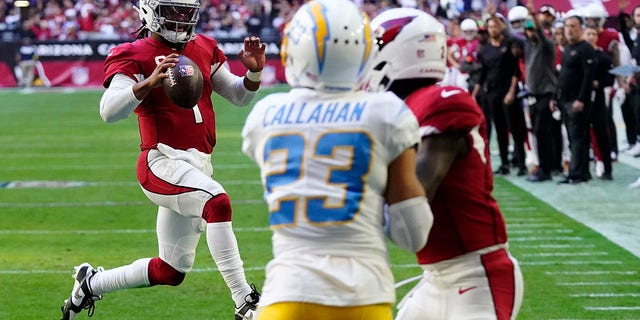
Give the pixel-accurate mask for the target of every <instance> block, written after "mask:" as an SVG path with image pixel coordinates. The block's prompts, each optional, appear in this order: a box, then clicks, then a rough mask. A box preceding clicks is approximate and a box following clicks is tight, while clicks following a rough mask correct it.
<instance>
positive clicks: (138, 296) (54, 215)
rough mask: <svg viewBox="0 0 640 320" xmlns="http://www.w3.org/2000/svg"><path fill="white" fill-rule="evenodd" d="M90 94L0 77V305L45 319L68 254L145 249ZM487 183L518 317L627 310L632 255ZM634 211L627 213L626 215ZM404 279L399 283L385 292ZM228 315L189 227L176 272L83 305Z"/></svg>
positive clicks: (247, 200)
mask: <svg viewBox="0 0 640 320" xmlns="http://www.w3.org/2000/svg"><path fill="white" fill-rule="evenodd" d="M271 90H282V88H279V89H271ZM268 92H270V90H265V91H264V93H268ZM100 94H101V92H100V91H81V92H74V91H43V92H32V93H24V92H21V91H16V90H6V91H0V319H20V320H22V319H59V316H60V306H61V304H62V302H63V300H64V299H65V298H66V297H67V296H68V294H69V292H70V290H71V288H72V285H73V279H72V277H71V273H72V271H73V266H74V265H77V264H80V263H82V262H85V261H87V262H90V263H91V264H92V265H93V266H104V267H105V268H113V267H117V266H120V265H123V264H128V263H131V262H132V261H134V260H136V259H138V258H142V257H154V256H156V255H157V245H156V238H155V229H154V228H155V212H156V207H155V206H154V205H153V204H152V203H151V202H150V201H149V200H147V198H146V197H145V196H144V195H143V193H142V191H141V190H140V188H139V187H138V185H137V182H136V176H135V164H136V159H137V156H138V153H139V138H138V129H137V123H136V119H135V117H131V118H129V119H127V120H123V121H120V122H118V123H115V124H105V123H104V122H102V120H101V119H100V116H99V114H98V101H99V99H100ZM214 100H215V102H214V103H215V105H216V113H217V121H218V123H217V127H218V145H217V146H216V149H215V152H214V156H213V166H214V171H215V172H214V177H215V179H217V180H218V181H220V182H221V183H222V185H223V186H225V188H226V190H227V191H228V193H229V196H230V197H231V199H232V204H233V209H234V215H233V216H234V229H235V231H236V235H237V237H238V242H239V246H240V251H241V254H242V256H243V259H244V262H245V267H246V270H247V277H248V279H249V281H251V282H254V283H255V284H256V285H257V286H258V288H260V287H261V285H262V283H263V280H264V266H265V264H266V263H267V261H268V260H269V259H270V257H271V243H270V231H269V230H268V228H267V227H266V226H267V212H266V205H265V204H264V203H263V201H262V198H261V197H262V187H261V185H260V182H259V173H258V170H257V168H256V167H255V166H254V164H253V163H251V162H250V160H249V159H248V158H247V157H245V156H244V155H243V154H242V152H241V150H240V146H241V137H240V130H241V128H242V125H243V122H244V119H245V117H246V115H247V114H248V112H249V110H250V109H249V108H236V107H232V106H229V105H228V104H225V103H224V102H222V101H221V100H220V99H217V98H216V99H214ZM614 175H615V173H614ZM634 178H635V177H634ZM620 183H622V182H620ZM495 184H496V188H495V192H494V195H495V197H496V198H497V199H498V201H499V203H500V205H501V208H502V209H503V212H504V214H505V217H506V220H507V224H508V230H509V236H510V246H511V251H512V253H513V255H514V256H515V257H516V258H517V259H518V260H519V261H520V262H521V265H522V270H523V274H524V278H525V295H524V302H523V306H522V310H521V312H520V317H519V319H640V302H639V301H640V275H639V272H640V260H639V258H638V257H637V256H635V255H633V254H631V253H630V252H629V251H627V250H625V249H623V248H622V247H620V246H618V245H616V244H615V243H614V242H612V241H611V240H609V238H606V237H604V236H603V235H602V233H599V232H596V231H594V230H592V229H591V228H589V227H587V226H585V224H583V223H581V222H577V221H576V220H574V219H573V218H570V216H571V215H567V214H566V212H565V213H563V212H560V211H558V210H556V209H554V207H552V206H551V205H550V204H548V202H544V201H542V200H540V199H539V198H536V197H534V196H533V195H532V193H531V191H529V190H525V189H522V188H521V187H519V186H517V185H518V184H517V183H516V184H514V183H513V181H512V180H509V179H505V178H496V181H495ZM547 186H548V188H554V187H556V185H555V184H548V185H547ZM590 186H591V187H590V188H582V189H579V190H581V192H583V194H582V197H583V199H585V200H583V201H584V202H586V203H588V202H589V199H590V193H589V192H591V193H592V194H593V195H594V197H595V196H597V193H598V186H599V184H597V183H590ZM538 188H545V187H544V186H542V187H540V186H538ZM565 190H566V189H565ZM543 191H544V190H543ZM585 193H586V194H585ZM636 194H637V193H636ZM635 199H636V201H637V200H638V199H640V198H638V197H636V198H635ZM638 202H640V201H638ZM595 205H596V203H594V206H595ZM614 210H616V209H614ZM635 213H636V214H638V215H636V216H633V217H631V218H632V219H636V220H637V219H640V212H637V211H636V212H635ZM391 261H392V264H393V272H394V274H395V276H396V281H401V280H403V279H407V278H410V277H413V276H416V275H419V274H420V272H421V269H420V268H419V267H417V266H416V265H415V260H414V257H413V256H412V255H411V254H409V253H405V252H402V251H401V250H399V249H397V248H395V247H393V245H391ZM413 284H414V283H410V284H408V285H405V286H402V287H400V288H399V289H398V299H400V298H402V296H403V295H404V294H405V293H406V292H407V291H408V289H409V288H410V287H411V286H412V285H413ZM86 317H87V316H86V313H84V314H83V315H82V316H81V317H79V318H80V319H86ZM232 317H233V303H232V301H231V299H230V296H229V293H228V289H227V288H226V286H225V284H224V283H223V281H222V278H221V277H220V275H219V273H217V271H216V269H215V265H214V263H213V261H212V259H211V257H210V255H209V251H208V249H207V247H206V240H205V239H204V236H203V237H202V239H201V241H200V245H199V247H198V253H197V258H196V262H195V265H194V270H193V272H191V273H190V274H189V275H188V276H187V278H186V280H185V281H184V283H183V284H182V285H180V286H179V287H154V288H145V289H133V290H127V291H119V292H113V293H110V294H107V295H105V297H104V299H103V300H102V301H99V302H97V303H96V311H95V315H94V317H93V319H105V320H106V319H194V320H200V319H232Z"/></svg>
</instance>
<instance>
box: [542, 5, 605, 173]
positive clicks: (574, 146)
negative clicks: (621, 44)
mask: <svg viewBox="0 0 640 320" xmlns="http://www.w3.org/2000/svg"><path fill="white" fill-rule="evenodd" d="M582 23H583V21H582V18H581V17H579V16H570V17H567V18H565V20H564V33H565V37H566V38H567V41H568V42H569V45H568V46H567V47H566V48H565V50H564V54H563V55H562V67H561V68H560V76H559V78H558V91H557V93H556V99H557V100H553V101H551V105H552V106H551V107H552V108H556V106H558V107H559V108H560V111H561V112H562V118H563V119H564V123H565V126H566V127H567V133H568V135H569V144H570V149H571V164H570V167H569V174H568V175H567V177H566V179H564V180H562V181H560V183H568V184H576V183H581V182H586V181H588V180H589V179H591V174H590V173H589V112H590V111H591V91H592V88H593V75H594V71H595V70H594V67H595V52H594V49H593V47H592V46H591V45H590V44H589V43H587V42H586V41H584V40H582V32H583V30H582Z"/></svg>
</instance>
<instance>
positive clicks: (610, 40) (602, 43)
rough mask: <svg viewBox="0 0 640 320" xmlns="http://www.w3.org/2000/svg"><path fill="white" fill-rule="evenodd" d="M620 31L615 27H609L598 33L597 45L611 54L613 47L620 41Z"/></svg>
mask: <svg viewBox="0 0 640 320" xmlns="http://www.w3.org/2000/svg"><path fill="white" fill-rule="evenodd" d="M619 40H620V38H619V36H618V31H616V30H615V29H611V28H607V29H604V30H602V31H601V32H600V33H598V41H597V42H596V45H597V46H598V47H600V48H602V50H604V52H606V53H608V54H611V49H612V48H613V46H614V45H616V44H617V43H618V42H619Z"/></svg>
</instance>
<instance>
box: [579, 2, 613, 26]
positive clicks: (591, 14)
mask: <svg viewBox="0 0 640 320" xmlns="http://www.w3.org/2000/svg"><path fill="white" fill-rule="evenodd" d="M582 17H583V18H584V19H585V23H586V24H587V25H589V26H591V27H596V28H599V29H601V28H602V26H604V22H605V20H606V19H607V11H606V10H605V9H604V7H603V6H602V4H598V3H592V4H590V5H588V6H586V7H584V8H583V9H582Z"/></svg>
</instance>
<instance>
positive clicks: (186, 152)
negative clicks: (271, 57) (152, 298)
mask: <svg viewBox="0 0 640 320" xmlns="http://www.w3.org/2000/svg"><path fill="white" fill-rule="evenodd" d="M139 5H140V8H139V13H140V18H141V20H142V25H143V29H142V32H141V34H140V36H139V37H138V39H137V40H136V41H134V42H132V43H125V44H122V45H120V46H117V47H115V48H113V49H112V50H111V52H110V53H109V55H108V56H107V59H106V61H105V81H104V86H105V87H106V88H107V89H106V90H105V92H104V94H103V96H102V99H101V101H100V115H101V116H102V118H103V119H104V120H105V121H106V122H114V121H118V120H121V119H124V118H126V117H128V116H129V115H130V114H131V113H132V112H135V113H136V115H137V116H138V123H139V127H140V138H141V144H140V147H141V150H142V153H141V154H140V157H139V159H138V163H137V175H138V181H139V183H140V186H141V187H142V190H143V191H144V193H145V195H147V197H148V198H149V199H150V200H151V201H153V202H154V203H155V204H157V205H158V206H159V209H158V213H157V226H156V232H157V238H158V247H159V256H158V257H155V258H142V259H139V260H136V261H134V262H133V263H131V264H129V265H125V266H121V267H119V268H115V269H110V270H104V269H102V268H97V269H94V268H93V267H92V266H91V265H90V264H88V263H83V264H81V265H79V266H77V267H76V274H75V275H74V279H75V281H74V286H73V291H72V292H71V296H70V297H69V299H67V300H66V301H65V304H64V306H63V307H62V313H63V315H62V319H74V318H75V317H76V315H77V314H78V313H79V312H81V311H82V310H83V309H88V310H89V315H91V314H92V313H93V308H94V300H99V299H101V298H102V294H103V293H107V292H112V291H115V290H121V289H128V288H139V287H150V286H155V285H170V286H177V285H179V284H180V283H181V282H182V281H183V280H184V278H185V275H186V273H187V272H189V271H190V270H191V268H192V266H193V263H194V259H195V253H196V246H197V244H198V241H199V238H200V234H201V233H202V232H204V231H206V239H207V244H208V246H209V250H210V252H211V255H212V257H213V259H214V261H215V262H216V265H217V267H218V270H220V272H221V274H222V277H223V279H224V280H225V282H226V284H227V285H228V287H229V289H230V291H231V296H232V298H233V301H234V303H235V306H236V310H235V314H236V319H244V318H251V315H252V312H253V310H252V309H255V308H256V305H257V303H258V300H259V294H258V292H257V291H256V289H255V287H254V286H250V285H249V284H248V283H247V281H246V279H245V274H244V269H243V263H242V260H241V258H240V254H239V250H238V246H237V242H236V238H235V235H234V233H233V230H232V227H231V205H230V201H229V197H228V196H227V194H226V192H225V190H224V188H223V187H222V185H220V183H218V182H217V181H215V180H213V179H212V178H211V176H212V173H213V169H212V165H211V153H212V151H213V147H214V146H215V144H216V135H215V114H214V110H213V106H212V102H211V95H212V92H214V91H215V92H216V93H217V94H219V95H221V96H222V97H224V98H226V99H227V100H229V101H230V102H232V103H233V104H235V105H238V106H243V105H247V104H249V103H250V102H251V100H252V99H253V97H254V96H255V95H256V91H257V90H258V88H259V87H260V75H261V70H262V68H263V67H264V63H265V55H264V44H262V43H261V41H260V39H259V38H256V37H252V38H247V39H245V41H244V50H243V51H242V52H241V53H240V59H241V61H242V63H243V64H244V65H245V66H246V67H247V68H248V69H249V71H248V73H247V74H246V76H244V77H238V76H235V75H233V74H232V73H231V72H230V71H229V70H228V69H226V68H225V67H224V66H223V64H224V62H225V60H226V56H225V55H224V53H223V52H222V51H221V50H220V48H219V47H218V44H217V43H216V41H215V40H214V39H212V38H209V37H207V36H203V35H199V34H196V33H195V27H196V23H197V21H198V16H199V15H198V12H199V10H200V3H199V2H198V1H197V0H175V1H162V0H161V1H150V0H141V1H140V4H139ZM148 33H150V36H149V37H147V35H148ZM178 54H180V55H185V56H187V57H189V58H191V60H193V61H194V62H195V63H196V64H197V65H198V67H199V68H200V70H201V72H202V74H203V75H204V89H203V94H202V97H201V98H200V100H199V101H198V102H197V104H196V105H195V106H194V107H193V108H192V109H183V108H180V107H178V106H176V105H175V104H173V103H172V102H171V101H170V100H169V99H168V97H167V96H166V94H165V92H164V90H163V87H162V81H163V79H164V78H166V77H167V74H166V73H165V71H166V70H167V68H169V67H172V66H174V65H175V63H176V62H177V61H178V59H177V56H178Z"/></svg>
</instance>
